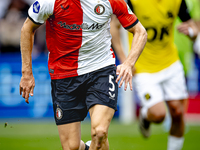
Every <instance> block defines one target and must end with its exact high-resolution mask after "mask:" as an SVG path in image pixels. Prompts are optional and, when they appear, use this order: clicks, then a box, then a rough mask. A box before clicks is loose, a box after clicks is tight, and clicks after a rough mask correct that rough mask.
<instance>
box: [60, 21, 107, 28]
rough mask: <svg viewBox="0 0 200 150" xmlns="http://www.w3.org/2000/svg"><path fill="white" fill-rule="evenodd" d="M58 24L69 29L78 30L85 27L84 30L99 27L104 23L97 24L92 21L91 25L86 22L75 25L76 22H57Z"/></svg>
mask: <svg viewBox="0 0 200 150" xmlns="http://www.w3.org/2000/svg"><path fill="white" fill-rule="evenodd" d="M58 24H59V25H60V27H62V28H65V29H70V30H80V29H85V30H98V29H101V28H102V27H103V26H104V24H105V23H104V24H98V23H93V24H91V25H88V24H87V23H82V24H81V25H77V24H72V25H68V24H66V22H62V21H60V22H58Z"/></svg>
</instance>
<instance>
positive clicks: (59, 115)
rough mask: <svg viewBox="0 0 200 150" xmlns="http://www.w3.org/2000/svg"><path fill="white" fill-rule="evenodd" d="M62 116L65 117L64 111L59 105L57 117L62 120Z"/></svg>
mask: <svg viewBox="0 0 200 150" xmlns="http://www.w3.org/2000/svg"><path fill="white" fill-rule="evenodd" d="M62 117H63V112H62V110H61V109H60V108H59V107H58V108H57V109H56V118H57V119H58V120H60V119H61V118H62Z"/></svg>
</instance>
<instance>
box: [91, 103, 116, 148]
mask: <svg viewBox="0 0 200 150" xmlns="http://www.w3.org/2000/svg"><path fill="white" fill-rule="evenodd" d="M89 113H90V117H91V136H92V142H91V145H90V148H89V150H96V149H99V150H108V149H109V143H108V138H107V137H108V128H109V125H110V122H111V120H112V118H113V115H114V113H115V110H114V109H112V108H110V107H107V106H104V105H98V104H97V105H94V106H93V107H92V108H90V109H89Z"/></svg>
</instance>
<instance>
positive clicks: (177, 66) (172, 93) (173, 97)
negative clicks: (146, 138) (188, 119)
mask: <svg viewBox="0 0 200 150" xmlns="http://www.w3.org/2000/svg"><path fill="white" fill-rule="evenodd" d="M171 71H172V72H173V74H172V76H171V77H170V78H169V80H168V81H167V82H165V83H164V84H163V87H164V90H165V93H166V95H165V98H166V100H167V104H168V108H169V112H170V114H171V120H172V121H171V129H170V133H169V134H170V135H169V137H168V150H181V149H182V146H183V142H184V126H185V125H184V113H185V103H186V102H187V98H188V93H187V88H186V82H185V77H184V71H183V67H182V65H181V63H180V62H176V63H174V64H173V67H172V70H171Z"/></svg>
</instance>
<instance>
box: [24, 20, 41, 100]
mask: <svg viewBox="0 0 200 150" xmlns="http://www.w3.org/2000/svg"><path fill="white" fill-rule="evenodd" d="M39 26H40V25H37V24H35V23H33V22H32V21H31V20H30V19H29V18H27V19H26V21H25V22H24V24H23V27H22V29H21V40H20V47H21V59H22V77H21V81H20V95H22V97H23V98H25V101H26V103H29V94H30V95H31V96H33V90H34V87H35V79H34V77H33V72H32V48H33V43H34V33H35V31H36V29H37V28H38V27H39Z"/></svg>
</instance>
